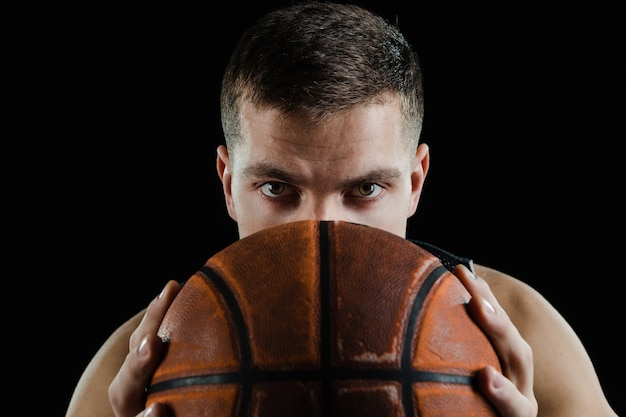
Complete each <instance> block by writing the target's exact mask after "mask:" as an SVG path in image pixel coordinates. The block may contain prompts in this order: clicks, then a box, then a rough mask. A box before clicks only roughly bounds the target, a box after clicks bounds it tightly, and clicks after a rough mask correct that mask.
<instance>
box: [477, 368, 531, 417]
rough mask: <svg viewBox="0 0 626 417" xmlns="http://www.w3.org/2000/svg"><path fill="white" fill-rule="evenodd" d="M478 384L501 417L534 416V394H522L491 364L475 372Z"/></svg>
mask: <svg viewBox="0 0 626 417" xmlns="http://www.w3.org/2000/svg"><path fill="white" fill-rule="evenodd" d="M477 379H478V386H479V388H480V390H481V392H482V393H483V395H484V396H485V397H486V398H487V399H488V400H489V402H491V404H492V405H493V406H494V407H495V408H496V409H497V410H498V414H499V415H500V416H502V417H536V416H537V412H538V405H537V401H536V400H535V397H534V395H532V396H530V398H529V397H527V396H525V395H522V394H521V393H520V391H519V390H518V389H517V387H516V386H515V384H513V382H511V381H510V380H509V379H507V378H505V377H504V376H503V375H502V374H500V373H499V372H498V371H496V369H494V368H493V367H492V366H487V367H485V368H483V369H481V370H480V371H479V372H478V374H477Z"/></svg>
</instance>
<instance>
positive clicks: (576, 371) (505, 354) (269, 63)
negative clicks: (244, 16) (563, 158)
mask: <svg viewBox="0 0 626 417" xmlns="http://www.w3.org/2000/svg"><path fill="white" fill-rule="evenodd" d="M221 111H222V124H223V129H224V135H225V139H226V146H219V147H218V149H217V172H218V175H219V177H220V179H221V181H222V184H223V191H224V195H225V199H226V206H227V209H228V213H229V215H230V216H231V217H232V218H233V219H234V220H235V221H236V222H237V226H238V232H239V237H240V238H243V237H246V236H249V235H250V234H252V233H255V232H257V231H260V230H262V229H264V228H267V227H270V226H274V225H278V224H282V223H287V222H292V221H297V220H303V219H318V220H344V221H349V222H354V223H362V224H366V225H369V226H372V227H377V228H380V229H384V230H387V231H389V232H392V233H395V234H397V235H399V236H402V237H406V236H405V235H406V226H407V219H408V218H410V217H411V216H412V215H413V214H414V213H415V211H416V209H417V205H418V202H419V198H420V195H421V191H422V186H423V184H424V181H425V178H426V175H427V173H428V170H429V162H430V159H429V149H428V146H427V145H426V144H425V143H419V141H418V139H419V136H420V131H421V128H422V118H423V94H422V85H421V73H420V68H419V65H418V61H417V57H416V56H415V54H414V53H413V51H412V49H411V46H410V45H409V44H408V43H407V41H406V40H405V39H404V37H403V36H402V35H401V34H400V33H399V32H398V31H397V28H395V27H394V26H393V25H390V24H388V23H387V22H385V21H384V20H383V19H381V18H379V17H377V16H375V15H372V14H371V13H369V12H367V11H365V10H363V9H361V8H359V7H356V6H348V5H338V4H332V3H329V4H326V3H302V4H296V5H294V6H291V7H287V8H284V9H281V10H277V11H276V12H274V13H270V14H269V15H267V16H265V17H264V18H262V19H261V20H260V21H259V22H258V24H257V25H255V26H254V27H253V28H252V29H250V30H249V31H248V32H246V33H245V34H244V35H243V37H242V39H241V42H240V43H239V45H238V46H237V48H236V49H235V51H234V53H233V55H232V58H231V61H230V63H229V65H228V67H227V69H226V72H225V75H224V79H223V84H222V95H221ZM454 272H455V274H456V275H457V276H458V277H459V279H460V280H461V281H462V282H463V284H464V285H465V286H466V287H467V289H468V290H469V292H470V293H471V295H472V299H471V301H470V303H469V305H468V307H469V310H470V312H471V314H472V317H473V319H474V320H475V321H476V322H477V323H478V324H479V325H480V326H481V328H482V329H483V330H484V331H485V333H486V334H487V335H488V336H489V337H490V339H491V341H492V343H493V345H494V347H495V349H496V350H497V352H498V354H499V357H500V360H501V362H502V366H503V374H499V373H498V372H496V371H495V370H494V369H493V368H491V367H487V368H485V369H483V370H481V371H480V372H479V373H478V381H479V386H480V389H481V391H482V393H483V394H484V395H485V397H486V398H487V399H488V400H489V401H490V402H491V403H492V404H493V405H494V407H495V408H496V409H497V410H498V412H499V413H500V415H502V416H515V417H522V416H524V417H525V416H537V415H539V416H568V417H569V416H573V415H581V416H591V415H593V416H616V414H615V412H614V411H613V410H612V409H611V407H610V406H609V404H608V403H607V401H606V399H605V396H604V394H603V392H602V389H601V386H600V384H599V381H598V378H597V376H596V374H595V371H594V368H593V365H592V363H591V361H590V359H589V357H588V355H587V353H586V351H585V349H584V347H583V346H582V344H581V342H580V341H579V339H578V338H577V336H576V335H575V333H574V332H573V330H572V329H571V327H570V326H569V325H568V324H567V323H566V322H565V320H564V319H563V318H562V317H561V316H560V315H559V314H558V312H557V311H555V310H554V308H553V307H552V306H551V305H550V304H549V303H548V302H547V301H546V300H545V299H544V298H543V297H542V296H541V295H540V294H538V293H537V292H536V291H534V290H533V289H532V288H530V287H529V286H528V285H526V284H524V283H523V282H521V281H519V280H517V279H515V278H513V277H511V276H508V275H506V274H503V273H501V272H498V271H495V270H493V269H490V268H487V267H484V266H480V265H475V270H474V271H470V270H469V269H468V268H467V267H465V266H463V265H459V266H457V267H456V268H454ZM179 288H180V286H179V284H178V283H176V282H173V281H172V282H169V283H168V284H167V285H166V287H165V288H164V290H163V292H162V293H161V294H160V296H159V297H157V298H156V299H155V300H154V301H153V302H152V303H151V304H150V305H149V306H148V308H147V310H145V311H143V312H140V313H138V314H137V315H136V316H135V317H133V318H131V319H130V320H129V321H128V322H127V323H125V324H124V325H122V326H121V327H120V328H119V329H118V330H117V331H116V332H115V333H114V334H113V335H112V336H111V337H110V338H109V339H108V340H107V342H106V343H105V344H104V346H103V347H102V348H101V349H100V350H99V352H98V353H97V355H96V356H95V357H94V358H93V360H92V362H91V363H90V364H89V366H88V368H87V369H86V370H85V373H84V374H83V376H82V378H81V380H80V381H79V384H78V386H77V387H76V390H75V392H74V396H73V398H72V400H71V403H70V406H69V409H68V413H67V415H68V416H117V417H131V416H151V417H156V416H166V415H168V414H167V410H166V408H165V407H164V406H163V405H162V404H155V405H154V406H152V407H150V408H149V409H147V410H144V405H145V403H144V402H145V391H144V389H145V387H146V386H147V385H148V383H149V381H150V378H151V375H152V372H153V371H154V369H155V367H156V366H157V365H158V361H159V359H160V358H161V355H162V354H163V352H164V344H163V343H162V341H161V340H160V339H159V338H158V336H157V334H156V332H157V329H158V327H159V324H160V322H161V320H162V318H163V316H164V314H165V311H166V309H167V307H168V306H169V304H170V303H171V301H172V299H173V298H174V297H175V295H176V293H177V291H178V290H179Z"/></svg>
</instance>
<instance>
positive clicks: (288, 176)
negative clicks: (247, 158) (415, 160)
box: [243, 163, 402, 188]
mask: <svg viewBox="0 0 626 417" xmlns="http://www.w3.org/2000/svg"><path fill="white" fill-rule="evenodd" d="M243 175H244V176H246V177H271V178H277V179H280V180H281V181H285V182H288V183H292V184H298V183H302V182H304V181H305V178H304V177H302V176H300V175H294V174H292V173H289V172H287V171H285V170H282V169H279V168H276V167H274V166H271V165H269V164H264V163H260V164H256V165H254V166H251V167H248V168H246V169H245V170H244V171H243ZM401 175H402V173H401V172H400V170H399V169H397V168H379V169H374V170H371V171H369V172H367V173H365V174H363V175H359V176H358V177H355V178H349V179H347V180H345V181H342V182H341V183H340V187H341V188H352V187H356V186H358V185H360V184H364V183H368V182H372V183H376V182H385V181H390V180H393V179H395V178H398V177H400V176H401Z"/></svg>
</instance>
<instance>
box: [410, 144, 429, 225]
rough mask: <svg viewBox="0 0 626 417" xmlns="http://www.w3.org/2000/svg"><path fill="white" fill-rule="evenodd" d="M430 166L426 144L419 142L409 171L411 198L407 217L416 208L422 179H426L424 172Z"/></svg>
mask: <svg viewBox="0 0 626 417" xmlns="http://www.w3.org/2000/svg"><path fill="white" fill-rule="evenodd" d="M429 166H430V151H429V149H428V145H426V144H425V143H420V144H419V145H418V146H417V150H416V151H415V157H414V158H413V169H412V171H411V200H410V204H409V207H408V209H409V211H408V213H407V217H411V216H412V215H413V214H415V211H416V210H417V204H418V203H419V199H420V196H421V195H422V188H423V186H424V181H425V180H426V174H427V173H428V167H429Z"/></svg>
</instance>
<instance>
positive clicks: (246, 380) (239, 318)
mask: <svg viewBox="0 0 626 417" xmlns="http://www.w3.org/2000/svg"><path fill="white" fill-rule="evenodd" d="M200 271H201V272H202V273H203V274H204V275H206V276H207V278H208V279H210V280H211V281H213V283H214V284H215V286H216V287H217V288H218V290H219V291H220V293H221V294H222V296H223V297H224V301H225V302H226V305H227V306H228V309H229V311H230V313H231V314H232V319H233V323H234V325H235V327H236V328H237V334H238V337H239V349H240V351H241V352H240V354H241V371H240V372H238V374H239V375H240V382H241V385H242V387H241V388H242V389H241V402H240V406H239V415H240V417H245V416H246V415H247V412H248V411H247V410H248V407H249V405H250V396H251V395H252V353H251V347H250V338H249V336H248V334H247V332H246V322H245V320H244V318H243V313H242V312H241V309H240V308H239V303H238V302H237V299H236V298H235V295H234V294H233V293H232V291H231V290H230V287H229V286H228V285H227V284H226V282H224V280H223V279H222V277H220V276H219V275H218V274H217V273H215V271H213V270H212V269H211V268H209V267H207V266H206V265H204V266H202V268H200Z"/></svg>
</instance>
